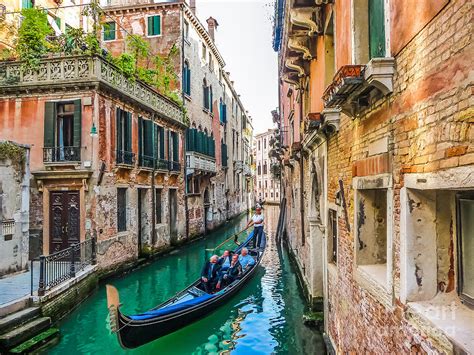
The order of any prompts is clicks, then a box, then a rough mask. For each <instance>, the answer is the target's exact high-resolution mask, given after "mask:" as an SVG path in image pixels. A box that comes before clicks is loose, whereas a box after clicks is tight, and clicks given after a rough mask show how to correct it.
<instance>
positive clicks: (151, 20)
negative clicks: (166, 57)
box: [147, 16, 153, 36]
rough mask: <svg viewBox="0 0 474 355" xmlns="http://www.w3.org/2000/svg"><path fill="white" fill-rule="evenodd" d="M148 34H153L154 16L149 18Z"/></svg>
mask: <svg viewBox="0 0 474 355" xmlns="http://www.w3.org/2000/svg"><path fill="white" fill-rule="evenodd" d="M147 28H148V36H153V17H151V16H150V17H148V18H147Z"/></svg>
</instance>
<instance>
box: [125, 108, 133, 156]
mask: <svg viewBox="0 0 474 355" xmlns="http://www.w3.org/2000/svg"><path fill="white" fill-rule="evenodd" d="M125 117H126V127H127V129H126V131H125V134H126V135H125V148H126V149H125V150H126V151H127V152H131V151H132V113H131V112H126V116H125Z"/></svg>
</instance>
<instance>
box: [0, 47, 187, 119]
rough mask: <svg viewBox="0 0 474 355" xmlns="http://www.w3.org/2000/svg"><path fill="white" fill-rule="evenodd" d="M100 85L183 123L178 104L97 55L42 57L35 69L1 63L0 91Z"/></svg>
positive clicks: (5, 92)
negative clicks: (127, 75)
mask: <svg viewBox="0 0 474 355" xmlns="http://www.w3.org/2000/svg"><path fill="white" fill-rule="evenodd" d="M97 86H99V87H103V88H105V89H107V90H110V91H113V92H115V93H116V94H118V95H121V96H126V97H128V99H131V100H132V101H134V102H135V103H137V104H139V105H140V106H142V107H144V108H145V109H148V110H152V111H153V112H156V113H157V114H159V115H160V116H162V117H163V118H165V119H168V120H170V121H172V122H174V123H179V124H180V125H184V113H183V111H182V110H181V109H180V108H179V106H178V105H177V104H176V103H174V102H173V101H171V100H170V99H168V98H167V97H165V96H163V95H161V94H160V93H158V92H157V91H156V90H155V89H154V88H152V87H151V86H148V85H146V84H145V83H143V82H141V81H139V80H130V79H128V78H127V77H126V76H125V75H123V74H122V73H121V72H120V70H119V69H118V68H117V67H116V66H114V65H113V64H111V63H109V62H107V61H106V60H104V59H103V58H101V57H99V56H86V55H79V56H66V57H52V58H45V59H43V60H42V61H41V62H40V64H39V66H38V68H37V69H35V70H32V69H28V68H24V67H22V63H21V62H18V61H11V62H3V63H0V94H12V93H15V94H17V93H21V92H25V93H28V92H31V91H32V90H38V89H42V88H43V89H46V90H48V91H51V90H54V89H56V90H66V88H67V87H74V88H78V87H87V88H94V87H97Z"/></svg>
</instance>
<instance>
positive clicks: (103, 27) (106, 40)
mask: <svg viewBox="0 0 474 355" xmlns="http://www.w3.org/2000/svg"><path fill="white" fill-rule="evenodd" d="M111 24H113V25H114V29H113V30H106V28H105V26H106V25H107V26H110V25H111ZM102 29H103V35H102V40H103V41H104V42H112V41H116V40H117V23H116V22H115V21H108V22H106V23H105V24H104V25H103V26H102ZM107 33H113V35H114V38H109V39H107V38H106V34H107Z"/></svg>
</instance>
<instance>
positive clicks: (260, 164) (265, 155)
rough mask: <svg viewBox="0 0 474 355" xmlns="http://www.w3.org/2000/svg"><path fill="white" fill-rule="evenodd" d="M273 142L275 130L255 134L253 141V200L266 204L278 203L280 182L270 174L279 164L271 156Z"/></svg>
mask: <svg viewBox="0 0 474 355" xmlns="http://www.w3.org/2000/svg"><path fill="white" fill-rule="evenodd" d="M274 141H275V130H273V129H269V130H268V131H267V132H264V133H260V134H257V135H256V136H255V140H254V150H253V151H254V160H255V165H256V167H257V168H256V169H257V171H256V183H255V198H256V199H257V200H260V199H262V201H265V203H267V204H279V203H280V180H279V179H278V178H277V177H276V176H275V174H274V173H273V172H272V169H273V168H274V166H275V165H276V166H277V167H279V163H277V162H276V161H275V158H274V157H272V156H271V154H270V152H271V151H272V143H273V142H274Z"/></svg>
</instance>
